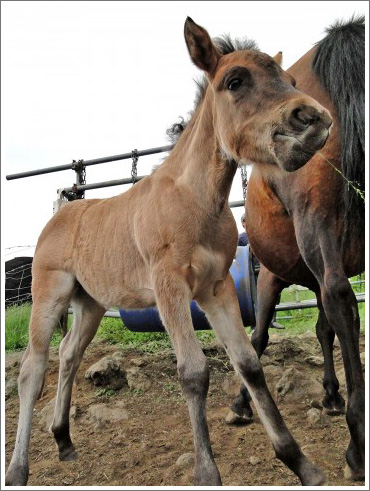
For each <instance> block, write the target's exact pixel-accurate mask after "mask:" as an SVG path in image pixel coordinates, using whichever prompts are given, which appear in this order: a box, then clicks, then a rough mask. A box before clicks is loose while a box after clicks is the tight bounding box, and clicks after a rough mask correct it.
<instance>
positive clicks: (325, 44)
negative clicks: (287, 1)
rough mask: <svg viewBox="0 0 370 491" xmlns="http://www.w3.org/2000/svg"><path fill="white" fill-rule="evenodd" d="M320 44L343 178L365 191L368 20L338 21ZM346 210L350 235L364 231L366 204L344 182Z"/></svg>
mask: <svg viewBox="0 0 370 491" xmlns="http://www.w3.org/2000/svg"><path fill="white" fill-rule="evenodd" d="M326 32H327V35H326V37H325V38H324V39H323V40H321V41H320V42H319V43H318V44H317V50H316V53H315V57H314V59H313V62H312V67H313V70H314V72H315V74H316V75H317V77H318V79H319V81H320V83H321V84H322V85H323V87H325V89H326V90H327V91H328V93H329V94H330V97H331V100H332V101H333V103H334V105H335V107H336V109H337V111H338V117H339V121H340V129H341V134H340V139H341V159H342V162H341V164H342V174H343V175H344V177H345V178H346V179H347V180H348V181H351V182H352V183H353V185H354V186H355V187H356V188H359V189H360V191H362V192H364V190H365V56H364V55H365V17H364V16H361V17H358V18H355V17H352V18H351V19H350V20H349V21H347V22H343V21H337V22H335V23H334V24H333V25H332V26H330V27H329V28H328V29H327V31H326ZM342 206H343V211H344V216H345V221H346V229H347V231H348V232H351V231H353V232H355V233H356V235H357V236H358V234H359V232H360V230H362V231H363V230H364V219H365V204H364V200H363V199H362V198H361V196H360V195H359V193H358V192H356V191H355V189H354V188H353V187H352V186H351V185H349V184H348V183H346V181H344V186H343V196H342Z"/></svg>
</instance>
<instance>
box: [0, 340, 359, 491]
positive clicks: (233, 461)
mask: <svg viewBox="0 0 370 491" xmlns="http://www.w3.org/2000/svg"><path fill="white" fill-rule="evenodd" d="M363 350H364V339H361V351H363ZM114 352H117V346H111V345H108V344H106V343H103V342H101V341H96V340H95V341H93V343H92V344H91V345H90V346H89V348H88V349H87V351H86V353H85V357H84V360H83V362H82V364H81V367H80V369H79V372H78V375H77V379H76V381H77V383H76V388H75V391H74V396H73V405H74V406H75V408H74V411H73V415H74V417H73V418H72V419H71V434H72V440H73V441H74V444H75V447H76V450H77V452H78V455H79V458H78V460H77V461H75V462H60V461H59V460H58V454H57V449H56V445H55V443H54V440H53V437H52V435H51V434H50V433H48V431H47V428H46V427H45V424H41V423H40V411H41V409H42V408H43V407H44V406H45V405H46V404H47V403H48V402H49V401H50V400H51V399H52V398H53V397H54V396H55V393H56V384H57V374H58V355H57V350H56V349H52V350H51V356H50V363H49V370H48V374H47V380H46V389H45V391H44V394H43V396H42V398H41V399H40V400H39V401H38V402H37V405H36V409H35V415H34V427H33V431H32V438H31V445H30V478H29V483H28V484H29V485H31V486H72V487H75V486H118V485H119V486H145V485H146V486H191V485H192V484H193V462H192V459H191V456H190V457H189V456H185V457H183V458H182V459H183V460H184V461H185V462H182V463H181V459H180V462H178V459H179V457H180V456H182V455H183V454H188V453H191V452H193V443H192V434H191V428H190V423H189V419H188V413H187V407H186V403H185V400H184V398H183V396H182V394H181V390H180V387H179V384H178V381H177V376H176V362H175V357H174V355H173V354H172V353H171V352H167V353H161V354H143V353H141V352H140V351H137V350H131V351H127V350H125V351H124V353H123V360H124V364H125V366H130V363H131V362H132V363H134V364H135V366H136V367H140V371H142V373H143V374H144V375H145V380H146V381H147V382H148V381H149V384H148V385H150V387H149V388H148V389H147V390H141V389H132V388H131V389H130V388H128V387H125V388H123V389H121V390H119V391H117V392H116V393H114V394H112V391H110V392H109V391H108V392H106V393H105V394H104V391H102V390H100V391H99V388H98V387H96V386H94V385H92V383H91V382H90V381H89V380H86V379H85V376H84V375H85V372H86V370H87V369H88V368H89V367H90V366H91V365H92V364H93V363H94V362H96V361H97V360H99V359H100V358H102V357H103V356H106V355H108V354H112V353H114ZM205 353H206V355H207V357H208V361H209V366H210V390H209V395H208V405H207V414H208V422H209V428H210V434H211V441H212V445H213V450H214V454H215V459H216V462H217V465H218V467H219V470H220V474H221V477H222V481H223V485H225V486H294V485H299V480H298V478H297V477H296V476H295V475H294V474H293V473H292V472H291V471H290V470H289V469H287V468H286V467H285V466H284V465H283V464H282V463H281V462H280V461H279V460H277V459H276V458H275V456H274V451H273V449H272V445H271V444H270V441H269V439H268V437H267V434H266V433H265V430H264V427H263V425H262V424H261V422H260V420H259V418H258V416H257V415H255V417H254V422H253V423H251V424H248V425H246V426H230V425H227V424H225V416H226V415H227V414H228V408H229V405H230V402H231V400H232V396H231V393H232V391H233V390H235V380H234V375H233V372H232V368H231V365H230V364H229V362H228V359H227V356H226V355H225V353H224V351H223V349H222V348H221V347H218V346H217V344H215V345H214V346H212V347H210V348H207V349H205ZM334 353H335V360H336V368H337V369H338V371H340V369H341V368H342V365H341V357H340V350H339V348H338V345H336V346H335V351H334ZM320 356H321V352H320V347H319V344H318V342H317V340H316V338H315V336H313V335H312V334H305V335H301V336H296V337H290V336H286V335H285V333H283V332H279V333H278V334H275V335H272V339H271V343H270V345H269V347H268V349H267V353H266V355H264V357H263V365H264V366H265V367H266V366H269V367H270V368H269V369H267V370H266V378H267V381H268V384H269V386H270V390H271V392H272V394H273V395H274V397H275V400H276V397H277V393H276V381H277V380H279V378H280V377H281V375H282V373H283V372H284V370H286V369H287V368H289V367H295V368H297V369H298V370H299V371H300V372H302V373H304V374H305V375H306V376H307V378H309V379H312V380H314V381H316V382H317V381H321V379H322V370H323V369H322V366H316V365H320V363H319V362H317V360H318V358H317V357H320ZM20 357H21V355H20V354H19V353H16V354H11V355H8V356H7V359H6V377H7V380H10V379H12V378H13V379H14V378H15V377H16V376H17V374H18V370H19V360H20ZM312 357H314V358H312ZM310 360H311V361H310ZM312 360H314V361H315V360H316V362H313V361H312ZM271 367H273V368H271ZM341 392H342V394H343V395H344V394H345V390H344V388H342V390H341ZM311 397H312V396H311V395H309V391H308V392H307V394H306V395H303V396H301V397H297V399H296V400H292V398H290V399H287V401H288V402H286V401H284V400H283V401H282V402H278V406H279V409H280V411H281V413H282V415H283V417H284V419H285V422H286V423H287V425H288V427H289V429H290V430H291V432H292V433H293V435H294V436H295V438H296V439H297V441H298V442H299V444H300V445H301V447H302V449H303V451H304V452H305V453H306V454H307V455H308V456H309V457H310V458H311V460H313V461H314V462H315V463H316V464H317V465H318V466H319V467H321V468H322V469H323V471H324V472H325V474H326V477H327V482H326V484H327V485H329V486H350V485H357V486H358V485H363V484H364V483H363V482H357V483H354V482H351V481H348V480H346V479H345V478H344V476H343V467H344V463H345V460H344V453H345V450H346V448H347V445H348V442H349V436H348V430H347V426H346V423H345V417H344V416H342V415H340V416H328V415H324V414H323V413H321V418H320V420H319V421H316V422H312V421H311V420H309V418H308V416H307V412H308V411H309V410H310V408H311V407H312V405H314V406H315V405H317V402H318V401H321V396H320V397H319V398H318V399H317V401H316V402H314V403H313V402H312V399H311ZM101 403H104V404H105V405H106V407H107V409H108V408H112V407H120V408H122V410H124V411H125V414H126V419H124V420H122V421H120V422H119V423H117V422H112V423H109V422H108V423H104V424H99V423H95V424H92V423H91V421H90V420H88V419H87V418H86V414H87V412H88V409H89V407H91V406H92V405H94V404H101ZM17 417H18V396H17V394H16V390H14V391H13V393H11V395H10V396H9V397H8V399H7V400H6V443H5V449H6V467H7V466H8V464H9V461H10V457H11V452H12V450H13V447H14V441H15V434H16V425H17ZM186 457H189V458H188V459H186Z"/></svg>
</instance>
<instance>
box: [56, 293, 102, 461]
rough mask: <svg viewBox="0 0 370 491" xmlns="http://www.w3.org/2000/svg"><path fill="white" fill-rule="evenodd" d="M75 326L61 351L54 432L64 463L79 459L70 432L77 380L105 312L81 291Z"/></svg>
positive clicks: (76, 299)
mask: <svg viewBox="0 0 370 491" xmlns="http://www.w3.org/2000/svg"><path fill="white" fill-rule="evenodd" d="M71 304H72V309H73V325H72V328H71V329H70V331H69V332H68V334H67V336H66V337H65V338H64V339H63V341H62V342H61V345H60V348H59V356H60V369H59V382H58V391H57V397H56V403H55V411H54V420H53V423H52V425H51V430H52V431H53V433H54V437H55V440H56V442H57V445H58V449H59V458H60V460H75V459H76V458H77V453H76V452H75V449H74V446H73V443H72V440H71V437H70V432H69V410H70V404H71V394H72V385H73V380H74V377H75V375H76V372H77V369H78V367H79V365H80V363H81V360H82V356H83V354H84V352H85V349H86V348H87V346H88V345H89V344H90V342H91V340H92V339H93V337H94V336H95V334H96V331H97V329H98V327H99V323H100V321H101V318H102V317H103V315H104V312H105V309H104V308H103V307H101V306H100V305H98V304H97V303H96V302H95V300H93V299H92V298H91V297H90V296H89V295H88V294H87V293H85V292H84V291H83V290H81V289H79V290H78V292H77V293H76V294H75V295H74V297H73V299H72V302H71Z"/></svg>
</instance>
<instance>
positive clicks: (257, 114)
mask: <svg viewBox="0 0 370 491" xmlns="http://www.w3.org/2000/svg"><path fill="white" fill-rule="evenodd" d="M185 40H186V43H187V46H188V50H189V54H190V57H191V59H192V61H193V62H194V63H195V65H197V66H198V67H199V68H201V69H202V70H203V71H204V72H205V74H206V76H207V79H208V85H207V89H206V90H205V93H204V96H203V98H202V100H201V101H200V102H199V104H198V107H197V109H196V111H195V113H194V115H193V117H192V119H191V121H190V123H189V124H188V126H187V128H186V130H185V131H184V133H183V135H182V136H181V138H180V140H179V141H178V143H177V145H176V146H175V148H174V150H173V151H172V153H171V154H170V155H169V157H168V158H167V159H166V160H165V162H164V163H163V164H162V165H161V166H159V167H158V168H157V169H156V170H155V172H154V173H153V174H152V175H150V176H148V177H146V178H145V179H143V180H142V181H140V182H139V183H137V184H136V185H135V186H133V187H132V188H131V189H130V190H129V191H128V192H126V193H123V194H121V195H119V196H115V197H113V198H109V199H101V200H97V199H94V200H85V201H75V202H72V203H69V204H67V205H65V206H64V207H62V208H61V209H60V211H59V212H58V213H57V214H56V215H54V217H53V218H52V219H51V220H50V222H49V223H48V224H47V225H46V227H45V229H44V230H43V232H42V234H41V236H40V238H39V241H38V245H37V249H36V253H35V258H34V262H33V286H32V288H33V290H32V294H33V309H32V315H31V321H30V327H29V333H30V335H29V345H28V348H27V350H26V353H25V355H24V358H23V360H22V366H21V372H20V376H19V397H20V414H19V424H18V432H17V438H16V444H15V449H14V453H13V457H12V460H11V463H10V465H9V468H8V471H7V475H6V484H7V485H25V484H26V483H27V479H28V448H29V439H30V433H31V421H32V413H33V408H34V404H35V401H36V399H37V397H38V395H39V393H40V391H41V389H42V385H43V379H44V374H45V370H46V366H47V360H48V351H49V342H50V339H51V336H52V334H53V330H54V327H55V324H56V323H57V321H58V320H59V318H60V316H61V314H62V313H63V312H64V311H65V309H66V308H67V307H68V305H69V304H70V303H71V304H72V307H73V312H74V320H73V326H72V328H71V330H70V331H69V333H68V335H67V336H66V337H65V338H64V339H63V341H62V343H61V346H60V375H59V384H58V392H57V399H56V405H55V414H54V421H53V423H52V427H51V429H52V431H53V433H54V436H55V439H56V442H57V445H58V448H59V457H60V459H61V460H73V459H75V458H76V457H77V454H76V452H75V448H74V446H73V444H72V441H71V438H70V433H69V409H70V401H71V389H72V383H73V379H74V377H75V374H76V371H77V369H78V366H79V364H80V361H81V358H82V356H83V353H84V351H85V349H86V347H87V346H88V344H89V343H90V341H91V340H92V338H93V337H94V335H95V333H96V331H97V328H98V325H99V323H100V320H101V318H102V316H103V314H104V312H105V311H106V309H108V308H109V307H110V306H112V305H117V306H120V307H124V308H132V309H135V308H143V307H148V306H152V305H155V304H156V305H157V307H158V309H159V312H160V315H161V318H162V321H163V324H164V325H165V327H166V330H167V332H168V334H169V336H170V338H171V341H172V344H173V347H174V351H175V353H176V357H177V368H178V374H179V379H180V382H181V385H182V389H183V392H184V394H185V397H186V400H187V404H188V408H189V414H190V420H191V424H192V428H193V434H194V445H195V455H196V463H195V484H196V485H209V486H210V485H221V479H220V475H219V472H218V469H217V466H216V463H215V461H214V458H213V454H212V449H211V444H210V438H209V434H208V428H207V421H206V409H205V408H206V395H207V390H208V381H209V375H208V368H207V362H206V358H205V356H204V354H203V351H202V349H201V347H200V345H199V343H198V341H197V338H196V336H195V333H194V329H193V325H192V321H191V315H190V301H191V300H192V299H195V300H196V301H197V302H198V303H199V305H200V307H201V308H202V309H203V310H204V311H205V313H206V315H207V317H208V319H209V321H210V323H211V325H212V326H213V328H214V330H215V332H216V334H217V336H218V338H219V339H220V341H221V342H222V343H223V345H224V346H225V349H226V351H227V353H228V355H229V356H230V359H231V362H232V364H233V366H234V367H235V369H236V370H237V371H238V372H239V373H240V374H241V376H242V378H243V380H244V381H245V383H246V385H247V387H248V389H249V391H250V394H251V396H252V398H253V401H254V403H255V406H256V408H257V410H258V413H259V415H260V418H261V420H262V422H263V424H264V425H265V427H266V430H267V432H268V434H269V436H270V438H271V440H272V444H273V446H274V449H275V452H276V455H277V456H278V457H279V458H280V459H281V460H282V461H283V462H284V463H285V464H286V465H287V466H288V467H290V468H291V469H292V470H293V471H294V472H295V473H296V474H297V476H298V477H299V479H300V480H301V482H302V484H304V485H318V484H322V483H323V481H324V476H323V473H322V472H321V471H320V470H319V469H318V468H317V467H316V466H315V465H314V464H312V463H311V462H310V461H309V460H308V459H307V458H306V457H305V456H304V455H303V453H302V452H301V450H300V448H299V446H298V444H297V443H296V442H295V440H294V439H293V437H292V436H291V434H290V433H289V431H288V429H287V428H286V426H285V424H284V421H283V419H282V417H281V415H280V413H279V411H278V409H277V407H276V405H275V403H274V401H273V399H272V397H271V395H270V393H269V391H268V389H267V386H266V383H265V380H264V375H263V372H262V369H261V365H260V362H259V359H258V356H257V354H256V352H255V351H254V349H253V347H252V345H251V343H250V342H249V340H248V337H247V336H246V334H245V330H244V327H243V323H242V320H241V315H240V310H239V305H238V301H237V296H236V292H235V288H234V284H233V281H232V278H231V276H230V273H229V268H230V265H231V263H232V261H233V258H234V254H235V250H236V243H237V228H236V224H235V220H234V218H233V215H232V213H231V211H230V208H229V206H228V196H229V192H230V187H231V183H232V180H233V177H234V174H235V171H236V168H237V164H236V161H250V160H253V161H255V162H260V163H261V165H264V166H267V167H270V168H271V169H272V170H273V169H274V168H275V167H276V166H278V167H279V168H280V169H282V170H284V171H293V170H295V169H298V168H299V167H301V166H303V165H304V164H305V163H306V162H307V161H308V159H309V158H310V157H311V156H312V155H313V154H314V153H315V152H316V151H317V150H318V149H320V148H321V147H322V146H323V145H324V143H325V141H326V139H327V137H328V135H329V129H330V126H331V117H330V115H329V113H328V112H327V111H326V110H325V109H324V108H323V107H322V106H320V105H319V104H318V103H317V102H316V101H314V100H313V99H312V98H310V97H308V96H306V95H303V94H302V93H300V92H299V91H297V90H296V89H295V88H294V86H293V80H292V78H291V76H289V75H288V74H286V73H285V72H284V71H283V70H282V69H281V68H280V67H279V65H278V64H277V63H276V62H275V61H274V60H273V59H272V58H270V57H269V56H267V55H265V54H263V53H260V52H258V51H254V50H249V51H240V52H235V53H231V54H228V55H221V53H220V52H219V51H218V50H217V48H216V46H215V45H214V44H213V43H212V41H211V39H210V37H209V35H208V33H207V32H206V31H205V30H204V29H203V28H202V27H200V26H198V25H197V24H195V23H194V22H193V21H192V20H191V19H190V18H188V19H187V20H186V23H185Z"/></svg>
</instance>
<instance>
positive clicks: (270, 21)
mask: <svg viewBox="0 0 370 491" xmlns="http://www.w3.org/2000/svg"><path fill="white" fill-rule="evenodd" d="M367 13H368V2H367V1H366V2H364V1H350V2H340V1H336V2H332V1H315V2H304V1H299V2H290V1H288V2H279V1H273V2H269V1H259V2H251V1H248V2H247V1H240V2H233V1H227V2H226V1H218V2H216V1H212V2H208V1H206V2H203V1H197V2H178V1H176V2H156V1H150V2H140V1H135V2H109V1H104V2H101V1H96V2H90V1H83V2H79V1H74V2H54V1H53V2H33V1H27V2H10V1H3V2H1V73H2V76H1V122H2V125H1V143H2V145H1V200H2V249H3V254H4V256H5V260H7V259H10V258H11V257H13V256H14V255H32V254H33V249H28V248H25V249H23V248H24V247H25V246H34V245H35V244H36V242H37V238H38V236H39V234H40V232H41V230H42V228H43V227H44V226H45V224H46V223H47V221H48V220H49V219H50V218H51V216H52V213H53V201H54V200H55V199H56V196H57V194H56V193H57V189H59V188H63V187H68V186H71V185H72V184H73V183H74V182H75V174H74V172H73V171H72V170H68V171H63V172H58V173H54V174H46V175H44V176H37V177H29V178H25V179H19V180H13V181H7V180H6V179H5V176H6V175H8V174H13V173H18V172H24V171H28V170H32V169H40V168H44V167H50V166H56V165H64V164H68V163H71V161H72V160H79V159H84V160H88V159H92V158H98V157H106V156H109V155H116V154H121V153H127V152H131V150H133V149H138V150H143V149H147V148H152V147H158V146H163V145H168V144H169V142H168V140H167V137H166V129H167V128H168V127H169V126H170V125H171V124H172V123H173V122H175V121H177V120H178V118H179V116H184V117H186V116H187V114H188V112H189V111H190V110H191V109H192V107H193V102H194V97H195V84H194V81H193V79H194V78H197V77H198V76H199V75H200V71H199V70H198V69H197V68H196V67H195V66H194V65H193V64H192V63H191V61H190V58H189V55H188V52H187V49H186V45H185V41H184V36H183V27H184V22H185V19H186V17H187V16H188V15H189V16H190V17H192V18H193V20H194V21H195V22H197V23H198V24H200V25H202V26H203V27H205V28H206V29H207V30H208V32H209V33H210V35H211V36H212V37H215V36H219V35H222V34H225V33H228V34H230V35H231V37H233V38H235V37H248V38H251V39H254V40H255V41H256V42H257V44H258V45H259V47H260V49H261V50H262V51H264V52H265V53H268V54H270V55H271V56H273V55H275V54H276V53H277V52H278V51H282V52H283V68H285V69H287V68H288V67H289V66H290V65H292V64H293V63H294V62H295V61H296V60H298V59H299V58H300V57H301V56H302V55H303V54H304V53H305V52H307V51H308V50H309V49H310V48H311V47H312V46H313V45H314V44H315V43H316V42H318V41H319V40H320V39H322V38H323V37H324V36H325V29H326V28H327V27H328V26H330V25H331V24H332V23H333V22H335V21H336V20H340V19H344V20H347V19H349V18H350V17H351V16H352V15H353V14H366V16H367ZM367 45H368V43H366V46H367ZM164 156H165V154H157V155H152V156H149V157H142V158H140V159H139V162H138V174H139V175H144V174H147V173H149V172H150V171H151V169H152V168H153V166H155V165H157V164H158V163H160V162H161V161H162V159H163V157H164ZM86 172H87V175H86V181H87V183H93V182H98V181H105V180H111V179H119V178H123V177H129V176H130V172H131V162H130V161H128V160H124V161H118V162H114V163H109V164H102V165H97V166H93V167H88V168H87V171H86ZM127 189H129V186H119V187H114V188H107V189H103V190H94V191H87V192H86V198H100V197H108V196H113V195H116V194H119V193H121V192H124V191H126V190H127ZM230 198H231V200H232V201H234V200H240V199H242V186H241V180H240V174H239V172H238V174H237V176H236V177H235V180H234V183H233V187H232V191H231V196H230ZM233 212H234V216H235V218H236V221H237V225H238V229H239V231H241V230H242V227H241V224H240V216H241V214H242V213H243V209H242V208H236V209H234V210H233ZM16 246H22V248H17V247H16Z"/></svg>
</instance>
